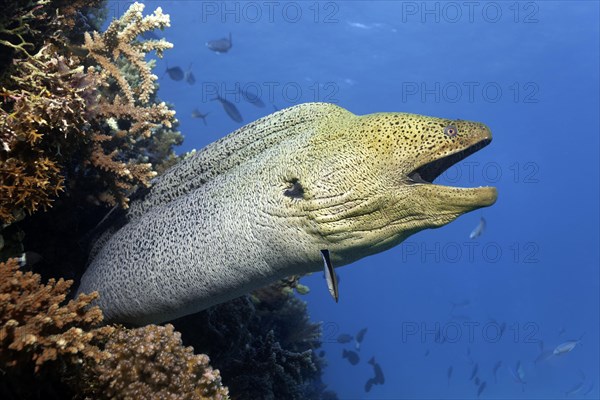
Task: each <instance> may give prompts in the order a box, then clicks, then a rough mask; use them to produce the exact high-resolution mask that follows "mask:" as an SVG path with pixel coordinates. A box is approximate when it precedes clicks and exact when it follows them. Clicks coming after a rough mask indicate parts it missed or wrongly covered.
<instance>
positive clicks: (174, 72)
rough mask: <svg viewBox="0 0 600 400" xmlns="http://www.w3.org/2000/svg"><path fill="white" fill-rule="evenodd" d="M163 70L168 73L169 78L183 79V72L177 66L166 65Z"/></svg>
mask: <svg viewBox="0 0 600 400" xmlns="http://www.w3.org/2000/svg"><path fill="white" fill-rule="evenodd" d="M165 72H166V73H167V74H169V78H171V79H173V80H174V81H180V80H182V79H183V75H184V73H183V70H182V69H181V68H179V67H171V68H169V67H167V69H166V70H165Z"/></svg>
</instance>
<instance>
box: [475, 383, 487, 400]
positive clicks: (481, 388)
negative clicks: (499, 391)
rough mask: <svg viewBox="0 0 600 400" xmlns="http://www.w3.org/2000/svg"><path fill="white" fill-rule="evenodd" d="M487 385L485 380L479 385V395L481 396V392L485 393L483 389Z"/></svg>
mask: <svg viewBox="0 0 600 400" xmlns="http://www.w3.org/2000/svg"><path fill="white" fill-rule="evenodd" d="M486 386H487V384H486V383H485V382H483V383H482V384H481V386H479V390H477V397H479V396H481V393H483V391H484V390H485V387H486Z"/></svg>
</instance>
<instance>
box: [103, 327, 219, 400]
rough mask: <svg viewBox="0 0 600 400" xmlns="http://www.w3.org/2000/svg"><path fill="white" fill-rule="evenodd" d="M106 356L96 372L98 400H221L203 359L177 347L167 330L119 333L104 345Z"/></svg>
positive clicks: (174, 336)
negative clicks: (107, 355) (124, 399)
mask: <svg viewBox="0 0 600 400" xmlns="http://www.w3.org/2000/svg"><path fill="white" fill-rule="evenodd" d="M105 351H106V352H107V353H109V354H111V356H110V357H109V358H108V359H107V360H106V361H104V362H103V363H102V364H100V365H99V366H98V367H97V368H96V371H95V372H96V373H97V376H98V377H99V382H98V385H97V386H96V387H95V388H94V391H95V394H96V396H98V397H97V398H106V399H112V398H131V399H149V398H160V399H199V400H201V399H215V400H220V399H226V398H228V391H227V388H226V387H224V386H222V384H221V377H220V374H219V371H218V370H213V369H212V368H211V367H210V366H209V365H208V361H209V359H208V356H206V355H203V354H201V355H194V353H193V349H192V348H191V347H187V348H185V347H183V346H182V345H181V335H180V334H179V333H178V332H175V331H174V328H173V326H172V325H166V326H156V325H149V326H146V327H143V328H138V329H120V330H119V331H117V333H116V334H115V335H113V336H112V337H111V338H110V340H109V341H108V342H107V344H106V347H105Z"/></svg>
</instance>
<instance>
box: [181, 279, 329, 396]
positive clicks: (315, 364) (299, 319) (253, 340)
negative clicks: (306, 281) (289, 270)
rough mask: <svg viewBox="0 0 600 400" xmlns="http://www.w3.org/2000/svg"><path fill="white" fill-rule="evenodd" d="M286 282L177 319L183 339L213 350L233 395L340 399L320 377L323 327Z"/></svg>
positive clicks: (215, 362) (322, 365)
mask: <svg viewBox="0 0 600 400" xmlns="http://www.w3.org/2000/svg"><path fill="white" fill-rule="evenodd" d="M288 283H289V282H288ZM286 286H287V284H286V283H285V282H278V283H276V284H274V285H272V286H271V287H269V288H265V289H261V290H260V291H257V292H254V294H253V295H252V296H250V295H248V296H243V297H240V298H238V299H235V300H232V301H230V302H227V303H224V304H220V305H218V306H215V307H212V308H210V309H208V310H205V311H202V312H200V313H198V314H194V315H191V316H188V317H184V318H180V319H178V320H176V321H174V322H173V323H174V325H175V326H176V328H177V329H178V330H179V331H180V332H182V335H183V340H184V343H186V344H190V345H192V346H193V347H194V348H195V349H196V350H198V351H200V352H203V353H207V354H210V357H211V361H212V364H213V366H214V367H216V368H218V369H219V371H221V375H222V376H223V380H224V381H225V382H227V386H228V387H229V390H230V392H231V397H232V398H234V399H280V398H285V399H322V398H331V399H334V398H336V396H335V394H334V393H332V392H330V391H327V390H326V387H325V385H324V384H323V383H322V382H321V380H320V377H321V373H322V369H323V367H324V360H323V359H322V358H320V357H318V356H317V355H316V353H315V349H317V348H319V347H320V346H321V341H320V336H321V326H320V324H318V323H311V322H310V321H309V318H308V313H307V309H306V303H305V302H303V301H302V300H300V299H298V298H297V297H295V295H294V294H293V293H291V292H290V291H289V290H286V289H284V288H285V287H286ZM288 288H289V286H288ZM265 293H266V295H265Z"/></svg>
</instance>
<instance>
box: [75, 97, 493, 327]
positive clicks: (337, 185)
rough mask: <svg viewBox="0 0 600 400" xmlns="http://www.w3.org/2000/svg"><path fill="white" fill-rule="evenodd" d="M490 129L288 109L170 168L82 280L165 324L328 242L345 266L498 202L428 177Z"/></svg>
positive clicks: (129, 312) (476, 145)
mask: <svg viewBox="0 0 600 400" xmlns="http://www.w3.org/2000/svg"><path fill="white" fill-rule="evenodd" d="M491 139H492V136H491V133H490V130H489V129H488V128H487V127H486V126H485V125H483V124H481V123H477V122H469V121H462V120H450V119H442V118H434V117H427V116H421V115H414V114H405V113H378V114H369V115H363V116H357V115H355V114H352V113H351V112H349V111H347V110H345V109H343V108H341V107H338V106H336V105H333V104H326V103H307V104H301V105H297V106H294V107H291V108H288V109H285V110H281V111H278V112H276V113H274V114H272V115H269V116H267V117H264V118H262V119H260V120H258V121H256V122H253V123H251V124H249V125H246V126H244V127H242V128H240V129H239V130H237V131H235V132H233V133H231V134H229V135H228V136H226V137H224V138H222V139H221V140H219V141H217V142H214V143H212V144H210V145H209V146H207V147H206V148H204V149H203V150H202V151H200V152H198V153H197V154H195V155H194V156H192V157H190V158H188V159H186V160H184V161H182V162H180V163H179V164H177V165H176V166H174V167H173V168H172V169H170V170H169V171H167V172H166V173H165V174H164V175H162V176H160V177H159V178H158V179H157V180H156V182H154V184H153V186H152V188H151V190H150V192H149V193H148V194H147V195H146V196H145V197H144V198H143V199H142V200H139V201H137V202H134V203H133V204H132V205H131V209H130V211H129V214H128V223H127V224H125V225H124V226H123V227H122V228H121V229H119V230H118V231H117V232H116V233H115V234H114V235H113V236H112V237H111V238H110V239H109V240H108V241H107V242H106V243H105V244H104V246H103V247H102V248H101V249H100V250H99V251H98V253H97V254H96V256H95V258H94V259H93V260H92V262H91V263H90V265H89V267H88V269H87V271H86V272H85V274H84V276H83V278H82V282H81V286H80V288H79V291H80V292H91V291H94V290H97V291H99V292H100V298H99V301H98V304H99V305H100V307H101V308H102V310H103V311H104V314H105V316H106V317H107V318H108V319H109V320H112V321H118V322H126V323H131V324H145V323H158V322H163V321H166V320H170V319H173V318H176V317H180V316H183V315H186V314H191V313H194V312H197V311H200V310H203V309H205V308H208V307H210V306H212V305H215V304H219V303H222V302H225V301H227V300H230V299H233V298H235V297H238V296H240V295H243V294H245V293H248V292H249V291H251V290H253V289H256V288H259V287H261V286H264V285H267V284H269V283H271V282H273V281H275V280H277V279H280V278H284V277H286V276H289V275H293V274H305V273H308V272H313V271H317V270H320V269H322V266H323V260H322V254H321V250H323V249H327V250H329V254H330V258H331V262H332V263H333V265H334V266H335V267H339V266H342V265H345V264H349V263H351V262H354V261H356V260H358V259H361V258H363V257H366V256H368V255H371V254H375V253H379V252H381V251H384V250H386V249H389V248H391V247H393V246H395V245H397V244H398V243H400V242H402V241H403V240H404V239H406V238H407V237H408V236H410V235H412V234H413V233H416V232H418V231H420V230H422V229H425V228H437V227H440V226H442V225H445V224H447V223H449V222H451V221H453V220H454V219H455V218H457V217H458V216H459V215H461V214H463V213H465V212H468V211H472V210H475V209H477V208H480V207H485V206H489V205H491V204H493V203H494V202H495V200H496V190H495V189H494V188H491V187H479V188H457V187H447V186H440V185H436V184H432V183H431V182H432V181H433V180H434V179H435V178H436V177H437V176H438V175H440V174H441V173H442V172H444V171H445V170H446V169H447V168H448V167H450V166H451V165H453V164H454V163H456V162H458V161H460V160H462V159H463V158H465V157H467V156H468V155H470V154H472V153H474V152H476V151H477V150H479V149H481V148H482V147H484V146H485V145H487V144H488V143H489V142H490V141H491Z"/></svg>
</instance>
